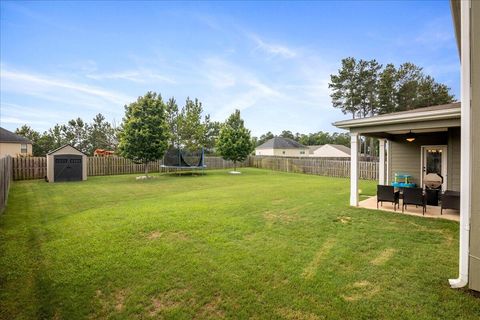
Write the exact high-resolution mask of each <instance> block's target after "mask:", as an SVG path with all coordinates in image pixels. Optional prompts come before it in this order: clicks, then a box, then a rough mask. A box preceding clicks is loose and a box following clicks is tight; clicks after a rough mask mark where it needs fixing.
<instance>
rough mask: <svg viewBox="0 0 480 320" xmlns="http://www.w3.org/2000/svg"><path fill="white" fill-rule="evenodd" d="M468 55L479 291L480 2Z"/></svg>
mask: <svg viewBox="0 0 480 320" xmlns="http://www.w3.org/2000/svg"><path fill="white" fill-rule="evenodd" d="M471 4H472V9H471V10H472V12H471V19H472V21H471V25H472V29H471V35H470V37H471V42H470V43H471V55H472V59H471V60H472V62H471V63H472V65H471V71H472V79H471V81H472V83H471V86H472V108H471V122H470V123H471V127H472V131H471V136H472V141H471V147H472V149H471V159H472V175H471V176H472V185H471V192H472V193H471V194H472V197H471V216H470V217H471V218H470V223H471V225H470V266H469V267H470V268H469V270H470V280H469V287H470V289H473V290H477V291H480V197H479V196H478V195H479V194H480V191H479V190H480V125H479V123H480V58H479V57H480V1H472V2H471Z"/></svg>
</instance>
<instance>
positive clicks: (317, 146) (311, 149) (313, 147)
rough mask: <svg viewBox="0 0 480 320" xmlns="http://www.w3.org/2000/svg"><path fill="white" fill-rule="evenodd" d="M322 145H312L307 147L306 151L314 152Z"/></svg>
mask: <svg viewBox="0 0 480 320" xmlns="http://www.w3.org/2000/svg"><path fill="white" fill-rule="evenodd" d="M323 146H324V144H318V145H313V146H307V148H308V149H310V152H314V151H316V150H317V149H318V148H321V147H323Z"/></svg>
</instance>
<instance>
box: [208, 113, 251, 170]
mask: <svg viewBox="0 0 480 320" xmlns="http://www.w3.org/2000/svg"><path fill="white" fill-rule="evenodd" d="M253 149H254V145H253V142H252V138H251V136H250V130H248V129H247V128H245V125H244V122H243V120H242V118H241V117H240V110H235V112H234V113H232V114H231V115H230V117H229V118H228V119H227V121H226V122H225V123H224V124H223V126H222V128H221V129H220V135H219V137H218V141H217V151H218V152H219V153H220V154H221V155H222V157H223V159H225V160H231V161H233V166H234V170H235V171H236V170H237V162H239V161H244V160H245V159H246V158H247V157H248V156H249V155H250V153H252V151H253Z"/></svg>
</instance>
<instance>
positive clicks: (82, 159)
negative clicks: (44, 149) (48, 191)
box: [47, 144, 88, 182]
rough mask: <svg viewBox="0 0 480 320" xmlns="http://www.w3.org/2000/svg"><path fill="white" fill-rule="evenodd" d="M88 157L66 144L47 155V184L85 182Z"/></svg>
mask: <svg viewBox="0 0 480 320" xmlns="http://www.w3.org/2000/svg"><path fill="white" fill-rule="evenodd" d="M87 161H88V157H87V155H86V154H84V153H83V152H81V151H80V150H78V149H76V148H74V147H72V146H71V145H69V144H66V145H64V146H62V147H60V148H58V149H55V150H53V151H50V152H49V153H48V154H47V180H48V182H60V181H82V180H87Z"/></svg>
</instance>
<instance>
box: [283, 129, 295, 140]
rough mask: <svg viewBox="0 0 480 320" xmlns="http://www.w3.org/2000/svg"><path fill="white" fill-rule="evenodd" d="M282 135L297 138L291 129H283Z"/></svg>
mask: <svg viewBox="0 0 480 320" xmlns="http://www.w3.org/2000/svg"><path fill="white" fill-rule="evenodd" d="M280 137H282V138H288V139H292V140H295V136H294V135H293V133H292V131H290V130H283V131H282V133H280Z"/></svg>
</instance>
